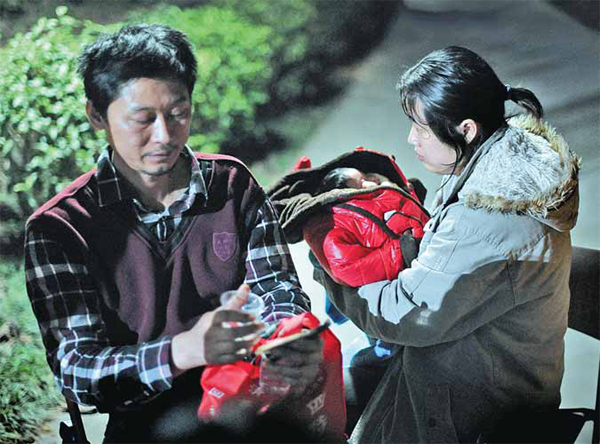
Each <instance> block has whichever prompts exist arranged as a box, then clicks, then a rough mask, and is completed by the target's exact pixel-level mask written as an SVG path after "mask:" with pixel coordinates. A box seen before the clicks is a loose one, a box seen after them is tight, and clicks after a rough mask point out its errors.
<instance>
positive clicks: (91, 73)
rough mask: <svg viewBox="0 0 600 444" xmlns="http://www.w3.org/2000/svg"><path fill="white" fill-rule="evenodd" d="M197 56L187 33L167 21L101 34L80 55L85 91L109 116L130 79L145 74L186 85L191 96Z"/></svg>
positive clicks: (80, 68)
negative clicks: (110, 107)
mask: <svg viewBox="0 0 600 444" xmlns="http://www.w3.org/2000/svg"><path fill="white" fill-rule="evenodd" d="M196 66H197V65H196V58H195V56H194V52H193V49H192V45H191V44H190V42H189V41H188V39H187V38H186V36H185V34H183V33H182V32H180V31H177V30H175V29H172V28H169V27H168V26H164V25H155V24H152V25H149V24H137V25H129V26H124V27H123V28H121V29H120V30H119V31H118V32H116V33H114V34H110V35H106V34H105V35H101V36H100V37H99V38H98V39H97V40H96V41H95V42H94V43H92V44H90V45H88V46H86V47H85V49H84V50H83V53H82V54H81V56H80V57H79V67H78V72H79V74H80V75H81V77H82V78H83V84H84V88H85V95H86V97H87V99H88V100H89V101H90V102H91V103H92V105H93V106H94V108H95V109H96V111H97V112H99V113H100V114H101V115H102V116H104V117H106V111H107V109H108V106H109V105H110V103H111V102H113V101H114V100H116V99H117V98H118V95H119V93H120V90H121V88H122V87H123V86H124V85H125V84H126V83H127V82H129V81H130V80H133V79H138V78H142V77H147V78H152V79H163V80H173V81H176V82H181V83H182V84H183V85H185V87H186V89H187V91H188V93H189V94H190V97H191V95H192V92H193V90H194V84H195V83H196Z"/></svg>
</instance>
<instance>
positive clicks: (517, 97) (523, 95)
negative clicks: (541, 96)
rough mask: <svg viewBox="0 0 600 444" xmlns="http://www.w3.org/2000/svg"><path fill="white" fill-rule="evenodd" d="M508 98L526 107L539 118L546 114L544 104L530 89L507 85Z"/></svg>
mask: <svg viewBox="0 0 600 444" xmlns="http://www.w3.org/2000/svg"><path fill="white" fill-rule="evenodd" d="M505 89H506V100H511V101H513V102H515V103H516V104H517V105H519V106H521V107H523V108H525V109H526V110H527V112H528V113H530V114H533V115H534V116H535V117H537V118H538V119H541V118H542V116H543V115H544V109H543V108H542V104H541V103H540V101H539V100H538V98H537V97H536V96H535V94H534V93H532V92H531V91H530V90H528V89H526V88H513V87H511V86H510V85H505Z"/></svg>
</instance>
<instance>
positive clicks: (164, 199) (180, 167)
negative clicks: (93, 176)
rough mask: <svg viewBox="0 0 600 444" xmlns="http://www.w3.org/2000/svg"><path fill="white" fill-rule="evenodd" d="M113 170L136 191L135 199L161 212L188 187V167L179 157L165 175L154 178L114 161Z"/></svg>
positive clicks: (182, 158)
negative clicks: (115, 169)
mask: <svg viewBox="0 0 600 444" xmlns="http://www.w3.org/2000/svg"><path fill="white" fill-rule="evenodd" d="M115 160H116V161H115V162H114V165H115V168H117V170H118V171H119V172H120V173H121V174H122V175H123V176H124V177H125V179H127V181H128V182H129V183H130V184H131V185H132V186H133V188H134V189H135V191H136V194H137V198H138V199H139V200H140V201H141V202H142V203H143V204H144V205H145V206H146V207H148V208H151V209H154V210H157V211H162V210H164V209H165V208H168V207H169V206H170V205H171V204H172V203H173V202H175V200H177V198H178V197H179V196H180V195H181V193H182V192H183V191H184V190H185V189H186V188H187V187H188V186H189V182H190V174H191V173H190V167H189V164H188V162H186V160H185V158H184V157H179V159H178V160H177V163H176V164H175V166H174V167H173V168H172V169H171V170H170V171H169V172H167V173H164V174H161V175H158V176H155V175H150V174H145V173H141V172H138V171H133V170H131V169H130V168H128V167H127V166H126V165H124V164H123V163H122V162H119V160H118V159H115Z"/></svg>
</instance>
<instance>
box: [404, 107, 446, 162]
mask: <svg viewBox="0 0 600 444" xmlns="http://www.w3.org/2000/svg"><path fill="white" fill-rule="evenodd" d="M415 111H416V115H415V116H414V120H415V121H413V124H412V127H411V129H410V133H409V134H408V143H410V144H411V145H413V146H414V147H415V153H416V154H417V159H419V161H420V162H422V163H423V165H424V166H425V168H426V169H427V170H429V171H431V172H432V173H436V174H450V173H452V170H453V168H454V164H455V163H456V151H455V150H454V149H453V148H452V147H451V146H450V145H446V144H445V143H443V142H441V141H440V140H439V139H438V138H437V136H436V135H435V134H434V133H433V131H432V130H431V128H430V127H429V126H428V125H427V123H426V121H425V118H424V117H423V104H422V103H421V101H420V100H418V99H417V101H416V106H415ZM454 173H455V174H456V173H457V171H454Z"/></svg>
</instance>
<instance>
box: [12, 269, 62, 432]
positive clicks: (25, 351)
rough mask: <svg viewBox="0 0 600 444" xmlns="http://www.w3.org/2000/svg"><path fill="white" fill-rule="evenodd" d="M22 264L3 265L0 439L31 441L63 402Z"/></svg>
mask: <svg viewBox="0 0 600 444" xmlns="http://www.w3.org/2000/svg"><path fill="white" fill-rule="evenodd" d="M23 276H24V274H23V269H22V266H21V265H17V264H15V263H6V262H5V263H3V264H1V265H0V378H2V381H4V383H3V384H2V390H1V391H0V442H2V443H22V442H31V441H32V440H33V438H34V434H35V431H36V430H37V429H38V428H39V424H40V422H41V421H42V420H43V416H44V415H45V412H47V411H48V410H49V409H51V410H53V409H54V408H56V406H57V405H58V403H59V400H60V398H61V397H60V394H59V392H58V390H57V389H56V385H55V383H54V380H53V378H52V374H51V372H50V369H49V368H48V364H47V363H46V357H45V351H44V348H43V346H42V343H41V340H40V335H39V330H38V326H37V322H36V320H35V317H34V316H33V312H32V310H31V306H30V305H29V299H28V298H27V294H26V293H25V284H24V277H23Z"/></svg>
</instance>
